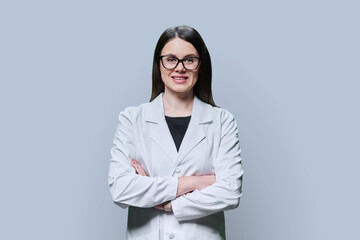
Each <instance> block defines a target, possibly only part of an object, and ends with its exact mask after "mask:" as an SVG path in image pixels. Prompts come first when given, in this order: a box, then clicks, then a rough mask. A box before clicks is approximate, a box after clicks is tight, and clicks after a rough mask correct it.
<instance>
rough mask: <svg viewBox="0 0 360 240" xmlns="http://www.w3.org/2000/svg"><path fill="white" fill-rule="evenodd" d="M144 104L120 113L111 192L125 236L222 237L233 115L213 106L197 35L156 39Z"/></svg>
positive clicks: (232, 178)
mask: <svg viewBox="0 0 360 240" xmlns="http://www.w3.org/2000/svg"><path fill="white" fill-rule="evenodd" d="M152 78H153V85H152V88H153V89H152V96H151V99H150V102H149V103H144V104H141V105H140V106H137V107H128V108H126V109H125V110H124V111H122V112H121V113H120V115H119V124H118V127H117V131H116V134H115V138H114V145H113V148H112V150H111V161H110V171H109V185H110V192H111V194H112V198H113V200H114V202H115V203H116V204H118V205H120V206H121V207H123V208H125V207H129V214H128V228H127V235H126V237H127V239H141V240H144V239H151V240H154V239H197V240H198V239H207V240H208V239H225V223H224V212H223V211H224V210H228V209H232V208H235V207H237V206H238V204H239V200H240V196H241V183H242V174H243V171H242V167H241V157H240V146H239V139H238V131H237V126H236V121H235V119H234V117H233V115H232V114H231V113H230V112H228V111H227V110H225V109H222V108H219V107H216V105H215V103H214V101H213V99H212V93H211V60H210V55H209V53H208V50H207V48H206V45H205V43H204V41H203V39H202V38H201V36H200V35H199V33H198V32H197V31H196V30H195V29H193V28H191V27H189V26H178V27H173V28H168V29H167V30H165V32H164V33H163V34H162V35H161V36H160V39H159V41H158V43H157V45H156V49H155V53H154V62H153V76H152Z"/></svg>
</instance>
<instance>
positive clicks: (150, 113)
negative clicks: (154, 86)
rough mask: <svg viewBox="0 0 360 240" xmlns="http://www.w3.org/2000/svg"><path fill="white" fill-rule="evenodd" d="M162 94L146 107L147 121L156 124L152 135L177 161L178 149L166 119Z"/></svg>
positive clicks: (170, 156) (173, 159)
mask: <svg viewBox="0 0 360 240" xmlns="http://www.w3.org/2000/svg"><path fill="white" fill-rule="evenodd" d="M162 95H163V93H160V94H159V95H158V96H157V97H156V98H155V99H154V100H153V101H151V102H150V103H149V105H148V107H147V108H146V109H145V121H147V122H148V123H149V124H153V125H154V126H153V129H152V131H151V133H150V137H151V138H152V139H153V140H154V141H155V142H156V143H157V144H158V145H159V147H160V148H161V149H162V150H163V151H164V152H165V153H166V154H167V155H168V157H169V158H170V159H171V160H172V161H175V159H176V156H177V150H176V146H175V144H174V140H173V138H172V136H171V133H170V130H169V127H168V125H167V123H166V120H165V114H164V107H163V102H162Z"/></svg>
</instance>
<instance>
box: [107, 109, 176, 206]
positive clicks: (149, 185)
mask: <svg viewBox="0 0 360 240" xmlns="http://www.w3.org/2000/svg"><path fill="white" fill-rule="evenodd" d="M132 110H134V109H132ZM134 127H135V126H134V125H133V123H132V117H131V108H127V109H125V110H124V111H122V112H121V113H120V114H119V123H118V126H117V129H116V133H115V137H114V140H113V147H112V149H111V160H110V168H109V178H108V183H109V186H110V193H111V196H112V199H113V201H114V203H116V204H117V205H119V206H120V207H122V208H126V207H128V206H135V207H143V208H147V207H153V206H156V205H159V204H161V203H163V202H166V201H170V200H173V199H175V198H176V193H177V184H178V179H177V178H176V177H146V176H140V175H138V174H136V172H135V170H134V169H133V167H132V166H131V164H130V162H131V156H135V151H136V149H135V144H134V140H135V139H134ZM135 160H136V159H135Z"/></svg>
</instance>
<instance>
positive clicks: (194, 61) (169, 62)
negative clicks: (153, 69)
mask: <svg viewBox="0 0 360 240" xmlns="http://www.w3.org/2000/svg"><path fill="white" fill-rule="evenodd" d="M160 60H161V64H162V65H163V67H164V68H166V69H169V70H170V69H175V68H176V67H177V65H178V64H179V62H181V63H182V65H183V67H184V68H185V69H187V70H195V69H197V68H198V67H199V64H200V58H199V57H185V58H183V59H178V58H177V57H175V56H173V55H163V56H160Z"/></svg>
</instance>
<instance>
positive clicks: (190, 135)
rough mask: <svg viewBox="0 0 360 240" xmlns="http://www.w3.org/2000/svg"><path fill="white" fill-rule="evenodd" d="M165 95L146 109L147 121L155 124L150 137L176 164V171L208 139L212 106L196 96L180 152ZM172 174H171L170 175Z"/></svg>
mask: <svg viewBox="0 0 360 240" xmlns="http://www.w3.org/2000/svg"><path fill="white" fill-rule="evenodd" d="M162 95H163V93H160V94H159V95H158V96H157V97H156V98H155V99H154V100H153V101H151V102H150V103H148V105H146V108H145V121H147V122H149V123H155V124H154V127H153V129H152V132H151V134H150V137H151V138H152V139H153V140H154V141H155V142H156V143H157V144H158V145H159V147H160V148H161V149H163V151H164V152H165V153H166V154H167V155H168V156H169V158H170V159H171V160H172V161H173V163H174V168H173V169H172V173H174V172H173V171H175V169H176V167H177V166H178V165H179V164H180V162H181V161H182V160H183V159H184V158H185V157H186V156H187V155H188V154H189V153H190V152H191V151H192V150H193V149H194V148H195V147H196V146H197V145H198V144H199V143H200V142H201V141H203V140H204V139H205V138H206V125H207V124H211V123H212V122H213V118H212V106H211V105H210V104H207V103H205V102H203V101H201V100H200V99H199V98H197V97H196V96H195V97H194V104H193V109H192V115H191V118H190V122H189V126H188V128H187V130H186V133H185V136H184V138H183V140H182V142H181V145H180V149H179V151H177V150H176V146H175V144H174V140H173V138H172V136H171V133H170V131H169V128H168V126H167V123H166V120H165V115H164V107H163V101H162ZM170 174H171V173H170Z"/></svg>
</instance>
